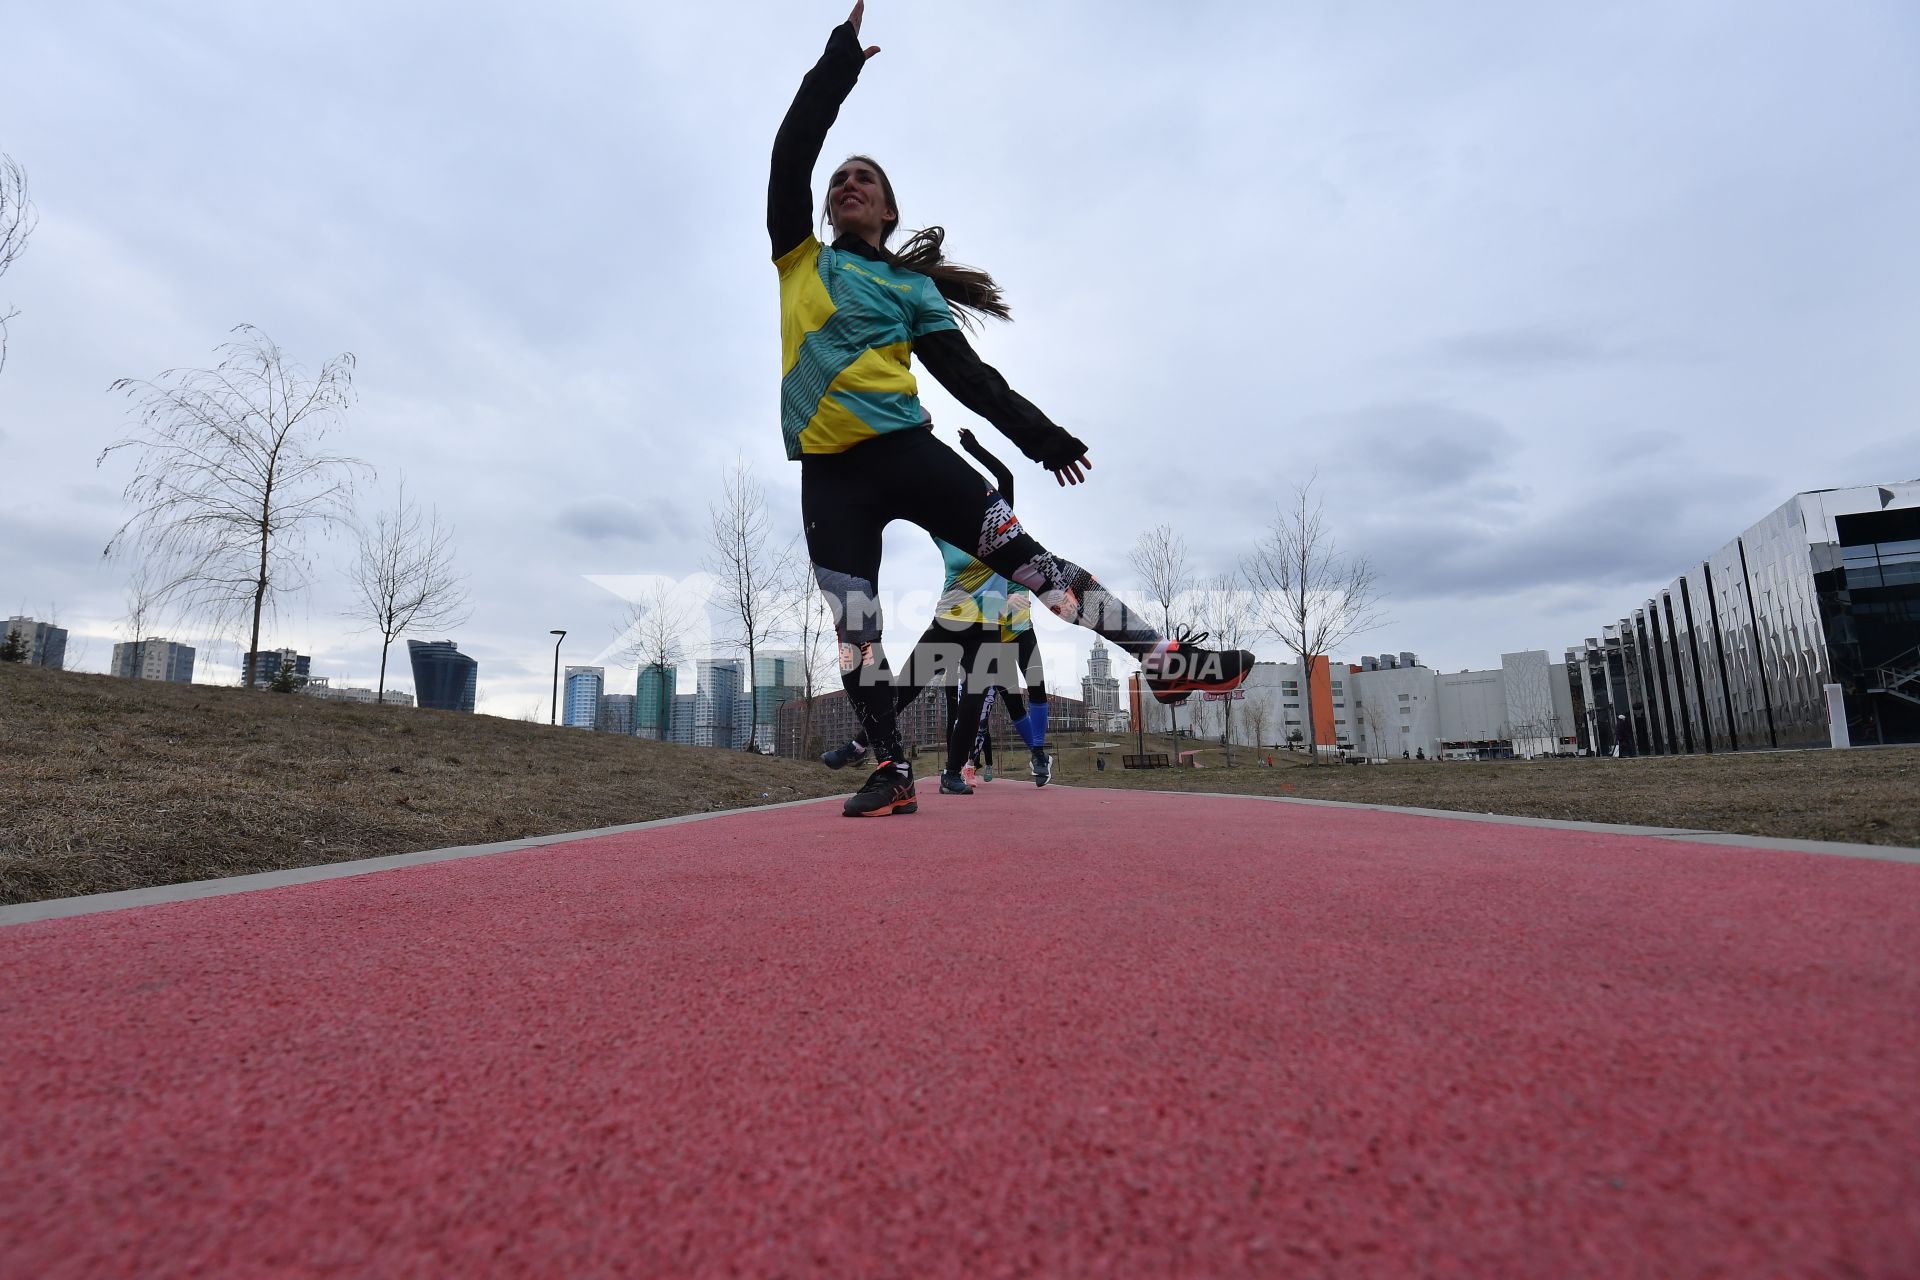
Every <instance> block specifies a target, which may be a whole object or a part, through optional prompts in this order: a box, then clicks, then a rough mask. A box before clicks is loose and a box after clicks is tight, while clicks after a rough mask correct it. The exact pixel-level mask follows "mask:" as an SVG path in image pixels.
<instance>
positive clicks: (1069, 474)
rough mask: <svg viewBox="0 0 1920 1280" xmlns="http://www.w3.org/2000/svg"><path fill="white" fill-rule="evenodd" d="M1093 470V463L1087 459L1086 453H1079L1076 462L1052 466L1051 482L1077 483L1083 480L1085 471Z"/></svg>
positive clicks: (1061, 483) (1062, 483)
mask: <svg viewBox="0 0 1920 1280" xmlns="http://www.w3.org/2000/svg"><path fill="white" fill-rule="evenodd" d="M1091 470H1093V464H1092V463H1091V462H1088V461H1087V455H1086V454H1084V453H1083V454H1081V455H1080V460H1079V461H1078V462H1069V463H1068V464H1067V465H1066V466H1064V467H1055V468H1053V482H1054V483H1055V484H1060V485H1068V484H1079V483H1080V482H1081V481H1083V480H1085V479H1086V478H1087V477H1086V472H1088V471H1091Z"/></svg>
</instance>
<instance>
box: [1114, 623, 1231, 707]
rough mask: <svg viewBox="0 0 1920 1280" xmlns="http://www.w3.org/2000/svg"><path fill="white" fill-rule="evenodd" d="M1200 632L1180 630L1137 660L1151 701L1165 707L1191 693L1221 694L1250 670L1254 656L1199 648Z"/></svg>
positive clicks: (1176, 703) (1228, 650) (1202, 634)
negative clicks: (1152, 698) (1151, 695)
mask: <svg viewBox="0 0 1920 1280" xmlns="http://www.w3.org/2000/svg"><path fill="white" fill-rule="evenodd" d="M1206 638H1207V633H1206V632H1204V631H1190V630H1188V629H1186V628H1184V627H1183V628H1181V630H1180V633H1179V634H1178V635H1176V636H1175V637H1174V638H1173V639H1171V640H1162V641H1161V642H1160V644H1159V645H1158V647H1156V648H1155V649H1154V651H1153V652H1152V653H1150V654H1148V655H1147V656H1146V657H1144V658H1142V659H1141V660H1140V674H1141V675H1142V676H1144V677H1146V681H1147V688H1148V689H1149V690H1150V691H1151V692H1152V694H1153V697H1154V701H1156V702H1160V703H1163V704H1166V705H1170V706H1172V705H1178V704H1179V703H1182V702H1185V701H1186V700H1187V699H1188V698H1189V697H1190V696H1192V695H1193V694H1194V693H1195V692H1200V693H1225V692H1227V691H1228V690H1229V689H1236V688H1238V687H1239V686H1240V682H1241V681H1242V680H1245V679H1246V678H1247V673H1248V672H1249V671H1252V670H1253V663H1254V656H1253V655H1252V654H1251V653H1249V652H1247V651H1246V650H1245V649H1202V648H1200V642H1201V641H1202V640H1205V639H1206Z"/></svg>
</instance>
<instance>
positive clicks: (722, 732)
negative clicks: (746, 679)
mask: <svg viewBox="0 0 1920 1280" xmlns="http://www.w3.org/2000/svg"><path fill="white" fill-rule="evenodd" d="M744 665H745V664H744V663H742V662H741V660H740V659H738V658H702V659H700V661H699V663H698V669H699V673H700V676H699V684H698V689H697V695H696V696H699V697H701V698H703V699H704V701H702V702H700V703H698V704H697V709H698V711H699V712H700V714H701V716H702V721H701V723H699V724H697V725H695V726H694V731H693V744H694V745H695V746H697V747H733V746H743V745H745V741H746V740H745V737H744V736H742V737H740V738H739V739H738V740H736V738H735V734H736V733H737V732H739V729H740V723H739V717H740V715H741V714H742V713H741V710H740V707H741V704H742V703H743V702H744V701H745V697H746V694H745V690H744V689H743V688H742V687H741V679H740V677H741V668H742V666H744Z"/></svg>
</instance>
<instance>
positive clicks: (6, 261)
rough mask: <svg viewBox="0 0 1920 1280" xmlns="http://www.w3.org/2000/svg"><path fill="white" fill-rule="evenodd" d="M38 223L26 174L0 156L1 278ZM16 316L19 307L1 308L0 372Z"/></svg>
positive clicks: (10, 161) (15, 163)
mask: <svg viewBox="0 0 1920 1280" xmlns="http://www.w3.org/2000/svg"><path fill="white" fill-rule="evenodd" d="M39 222H40V211H39V210H38V209H35V208H34V207H33V193H32V191H31V190H30V189H29V188H28V186H27V171H26V170H25V169H23V168H21V167H20V163H19V161H17V160H15V159H14V158H13V157H12V156H10V155H5V154H0V276H3V275H5V274H7V268H8V267H11V266H12V265H13V264H14V262H15V261H16V260H17V259H18V258H19V257H20V255H21V254H23V253H25V252H26V251H27V240H28V238H29V237H30V236H32V235H33V229H34V227H36V226H37V225H39ZM19 314H20V309H19V308H18V307H6V308H4V309H0V369H4V368H6V367H7V322H8V321H9V320H11V319H13V318H14V317H15V316H17V315H19Z"/></svg>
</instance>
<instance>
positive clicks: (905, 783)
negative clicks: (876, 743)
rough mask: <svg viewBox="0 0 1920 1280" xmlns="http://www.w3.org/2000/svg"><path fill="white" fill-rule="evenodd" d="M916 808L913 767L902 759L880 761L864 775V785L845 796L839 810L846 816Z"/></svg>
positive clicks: (868, 815)
mask: <svg viewBox="0 0 1920 1280" xmlns="http://www.w3.org/2000/svg"><path fill="white" fill-rule="evenodd" d="M919 809H920V802H919V801H918V800H916V799H915V798H914V794H913V766H912V765H910V764H908V763H907V762H906V761H905V760H884V761H882V762H881V764H880V767H879V768H878V769H875V770H874V771H873V773H872V774H871V775H870V776H869V777H868V778H867V785H866V786H864V787H862V788H860V789H859V790H858V791H856V792H854V793H853V794H852V795H850V796H848V797H847V803H846V804H845V805H843V806H842V807H841V809H840V812H841V813H842V814H844V815H846V816H847V817H849V818H878V817H881V816H883V815H885V814H889V813H917V812H919Z"/></svg>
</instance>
